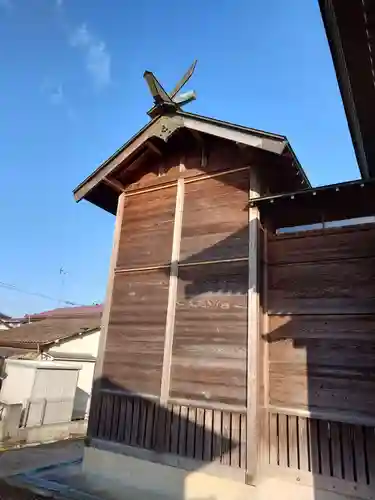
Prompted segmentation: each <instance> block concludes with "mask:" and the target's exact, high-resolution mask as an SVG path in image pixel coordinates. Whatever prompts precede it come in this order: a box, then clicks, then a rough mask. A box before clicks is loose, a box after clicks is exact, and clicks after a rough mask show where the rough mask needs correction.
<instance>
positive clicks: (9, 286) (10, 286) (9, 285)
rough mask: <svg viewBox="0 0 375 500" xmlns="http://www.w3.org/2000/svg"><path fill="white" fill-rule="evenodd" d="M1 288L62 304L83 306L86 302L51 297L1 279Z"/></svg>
mask: <svg viewBox="0 0 375 500" xmlns="http://www.w3.org/2000/svg"><path fill="white" fill-rule="evenodd" d="M0 288H5V289H6V290H12V291H14V292H19V293H24V294H25V295H33V296H34V297H40V298H41V299H46V300H56V301H57V300H59V302H61V303H62V304H66V305H69V306H83V305H84V304H77V303H76V302H72V301H70V300H62V299H56V298H55V297H50V296H49V295H46V294H44V293H39V292H29V291H28V290H23V289H22V288H19V287H17V286H16V285H13V284H12V283H4V282H3V281H0Z"/></svg>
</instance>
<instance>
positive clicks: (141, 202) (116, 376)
mask: <svg viewBox="0 0 375 500" xmlns="http://www.w3.org/2000/svg"><path fill="white" fill-rule="evenodd" d="M175 203H176V186H171V187H169V188H167V189H163V190H160V191H152V192H149V193H143V194H139V195H136V196H129V197H128V198H127V199H126V203H125V208H124V217H123V221H122V229H121V236H120V250H119V257H118V261H117V266H116V270H115V279H114V290H113V299H112V307H111V312H110V319H109V326H108V333H107V343H106V348H105V355H104V366H103V374H102V377H103V386H104V387H107V388H108V387H111V388H112V389H114V390H124V391H129V392H134V393H140V394H148V395H156V396H158V395H160V384H161V374H162V367H163V354H164V334H165V322H166V314H167V304H168V287H169V268H170V259H171V254H172V235H173V223H174V210H175Z"/></svg>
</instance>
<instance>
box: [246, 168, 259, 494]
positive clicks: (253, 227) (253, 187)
mask: <svg viewBox="0 0 375 500" xmlns="http://www.w3.org/2000/svg"><path fill="white" fill-rule="evenodd" d="M259 191H260V189H259V183H258V178H257V171H256V169H255V168H252V169H251V170H250V190H249V198H250V200H251V199H253V198H257V197H258V196H259ZM259 226H260V224H259V210H258V208H256V207H252V206H251V205H250V206H249V288H248V310H247V311H248V321H247V328H248V331H247V471H246V472H247V483H248V484H252V483H254V480H255V476H256V473H257V468H258V450H259V433H258V427H259V426H258V420H259V415H258V414H259V343H260V320H261V318H260V311H259V290H260V286H259V243H260V238H259Z"/></svg>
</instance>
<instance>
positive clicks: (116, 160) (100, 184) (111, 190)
mask: <svg viewBox="0 0 375 500" xmlns="http://www.w3.org/2000/svg"><path fill="white" fill-rule="evenodd" d="M181 129H186V130H189V131H191V132H192V133H193V134H196V133H198V134H202V135H210V136H214V137H217V138H221V139H224V140H227V141H231V142H234V143H237V144H240V145H244V146H250V147H253V148H257V149H261V150H264V151H267V152H271V153H273V154H275V155H278V156H281V155H283V154H284V153H285V152H287V153H288V155H289V157H290V164H291V166H293V168H295V169H296V171H297V173H298V174H299V175H300V179H301V188H302V187H309V186H310V182H309V180H308V178H307V176H306V174H305V172H304V170H303V168H302V166H301V165H300V163H299V161H298V159H297V158H296V156H295V154H294V152H293V149H292V147H291V146H290V144H289V142H288V139H287V138H286V137H285V136H282V135H277V134H271V133H268V132H264V131H261V130H257V129H252V128H249V127H243V126H240V125H235V124H233V123H229V122H224V121H220V120H216V119H214V118H208V117H205V116H201V115H196V114H192V113H186V112H184V111H179V112H177V113H175V114H173V115H164V116H159V117H157V118H155V119H153V120H151V121H150V122H149V123H148V124H147V125H146V126H145V127H144V128H143V129H141V130H140V131H139V132H138V133H137V134H135V135H134V136H133V137H132V138H131V139H130V140H129V141H128V142H126V143H125V144H124V145H123V146H122V147H121V148H120V149H119V150H117V151H116V152H115V153H114V154H113V155H112V156H111V157H110V158H108V160H106V161H105V162H104V163H102V165H100V166H99V167H98V168H97V169H96V170H95V171H94V172H93V173H92V174H91V175H90V176H89V177H87V178H86V179H85V180H84V181H83V182H82V183H81V184H79V186H77V187H76V188H75V190H74V197H75V199H76V201H80V200H81V199H83V198H85V199H87V200H88V201H91V202H92V203H94V204H96V205H98V206H99V207H101V208H103V209H105V210H108V211H109V212H112V213H115V212H116V206H117V197H118V194H119V191H118V186H116V181H115V179H114V178H113V177H111V176H113V174H114V173H115V172H116V171H117V170H118V169H119V168H130V166H131V165H132V164H134V163H135V162H136V161H137V159H138V158H139V156H140V154H141V153H142V151H143V150H144V149H145V148H146V147H147V146H150V143H151V145H152V143H153V141H159V142H160V141H162V142H163V143H167V142H168V141H169V139H170V138H171V137H172V136H173V135H174V134H175V133H176V132H177V131H178V130H181ZM98 188H100V192H99V190H98ZM116 188H117V189H116ZM109 194H111V195H112V196H106V195H109ZM105 199H107V200H108V199H109V200H110V201H104V200H105Z"/></svg>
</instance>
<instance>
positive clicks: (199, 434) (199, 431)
mask: <svg viewBox="0 0 375 500" xmlns="http://www.w3.org/2000/svg"><path fill="white" fill-rule="evenodd" d="M204 434H205V425H204V410H203V409H202V408H197V418H196V427H195V453H194V457H195V458H196V459H197V460H203V452H204Z"/></svg>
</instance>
